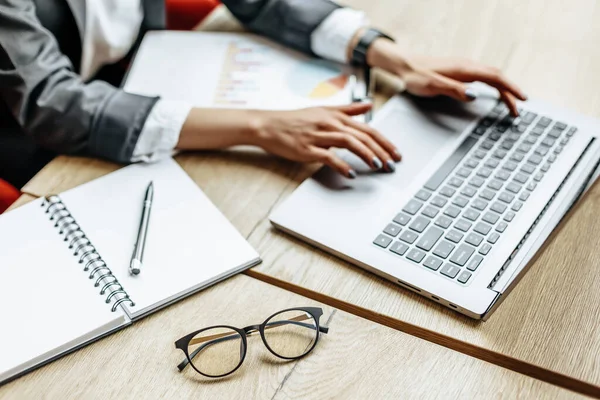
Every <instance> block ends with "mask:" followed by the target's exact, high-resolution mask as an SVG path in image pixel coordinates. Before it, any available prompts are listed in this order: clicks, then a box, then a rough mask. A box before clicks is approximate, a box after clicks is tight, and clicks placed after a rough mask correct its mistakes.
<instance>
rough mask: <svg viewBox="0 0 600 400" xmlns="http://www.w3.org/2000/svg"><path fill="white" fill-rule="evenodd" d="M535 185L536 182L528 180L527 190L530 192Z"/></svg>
mask: <svg viewBox="0 0 600 400" xmlns="http://www.w3.org/2000/svg"><path fill="white" fill-rule="evenodd" d="M536 186H537V183H535V182H530V183H529V185H527V190H529V191H530V192H531V191H533V190H534V189H535V187H536Z"/></svg>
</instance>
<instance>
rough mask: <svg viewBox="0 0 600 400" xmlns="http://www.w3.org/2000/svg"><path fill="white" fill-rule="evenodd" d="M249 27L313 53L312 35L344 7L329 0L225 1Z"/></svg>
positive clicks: (235, 14)
mask: <svg viewBox="0 0 600 400" xmlns="http://www.w3.org/2000/svg"><path fill="white" fill-rule="evenodd" d="M222 2H223V4H225V6H227V8H228V9H229V10H230V11H231V13H232V14H233V15H234V16H235V17H236V18H237V19H239V20H240V22H242V23H243V24H244V25H246V26H247V27H248V28H249V29H251V30H253V31H255V32H257V33H260V34H263V35H265V36H267V37H269V38H271V39H273V40H276V41H278V42H280V43H282V44H285V45H287V46H289V47H293V48H295V49H297V50H300V51H303V52H305V53H309V54H312V49H311V46H310V36H311V34H312V32H313V31H314V30H315V29H316V28H317V27H318V26H319V24H320V23H321V22H323V20H325V18H327V17H328V16H329V14H331V13H332V12H333V11H335V10H336V9H338V8H340V7H341V6H340V5H338V4H336V3H334V2H332V1H330V0H222Z"/></svg>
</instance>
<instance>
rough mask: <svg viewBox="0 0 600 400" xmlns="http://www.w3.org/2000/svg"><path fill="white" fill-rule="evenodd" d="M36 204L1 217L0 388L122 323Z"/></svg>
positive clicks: (35, 202)
mask: <svg viewBox="0 0 600 400" xmlns="http://www.w3.org/2000/svg"><path fill="white" fill-rule="evenodd" d="M41 202H42V200H41V199H39V200H36V201H34V202H32V203H30V204H27V205H25V206H22V207H20V208H18V209H16V210H14V211H11V212H9V213H6V214H4V215H1V216H0V277H1V278H0V279H1V282H2V283H1V288H0V316H1V322H0V326H1V327H0V382H2V381H3V380H5V379H7V378H9V377H11V376H12V375H15V374H17V373H19V372H21V371H23V370H26V369H28V368H29V367H32V366H34V365H36V364H38V363H41V362H43V361H45V360H47V359H50V358H52V357H53V356H57V355H59V354H60V353H62V352H63V351H65V350H68V349H69V348H72V347H75V346H77V345H80V344H83V343H84V342H86V341H87V340H89V339H90V338H92V337H95V336H98V335H101V334H103V333H106V332H108V331H110V330H112V329H113V328H114V327H116V326H119V325H121V324H123V323H125V320H124V313H123V312H122V311H119V312H115V313H113V312H111V311H110V306H108V305H107V304H106V303H105V302H104V300H103V298H102V296H100V295H99V293H98V292H99V289H97V288H95V287H94V284H93V281H90V279H88V274H86V273H85V272H83V268H82V266H81V265H80V264H78V262H77V261H78V260H77V258H75V257H74V256H73V253H72V250H71V251H69V249H68V243H65V242H64V241H63V238H62V237H61V236H60V235H59V233H58V229H57V228H55V227H54V223H53V222H51V221H49V216H48V214H46V213H45V212H44V210H45V209H44V208H42V207H41Z"/></svg>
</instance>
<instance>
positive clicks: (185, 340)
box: [175, 307, 329, 378]
mask: <svg viewBox="0 0 600 400" xmlns="http://www.w3.org/2000/svg"><path fill="white" fill-rule="evenodd" d="M287 311H302V312H305V313H307V314H309V315H310V316H311V317H312V318H313V319H314V321H315V324H316V326H315V327H314V328H315V331H316V333H317V334H316V338H315V341H314V343H313V344H312V346H311V347H310V348H309V349H308V350H307V351H305V352H304V353H303V354H301V355H299V356H297V357H285V356H282V355H280V354H277V353H276V352H275V351H274V350H273V349H272V348H271V347H270V346H269V344H268V342H267V339H266V338H265V328H267V327H268V326H269V321H270V320H271V319H272V318H273V317H275V316H277V315H279V314H281V313H284V312H287ZM322 315H323V309H322V308H319V307H293V308H288V309H285V310H280V311H277V312H276V313H273V314H271V316H269V317H268V318H267V319H266V320H265V321H264V322H263V323H262V324H259V325H250V326H247V327H245V328H242V329H240V328H236V327H234V326H229V325H214V326H209V327H207V328H204V329H200V330H197V331H194V332H192V333H190V334H188V335H185V336H184V337H182V338H181V339H178V340H177V341H176V342H175V348H177V349H180V350H181V351H183V353H184V354H185V360H183V361H182V362H181V363H180V364H179V365H178V366H177V369H178V370H179V372H181V371H183V370H184V368H185V367H187V365H188V364H191V366H192V368H194V370H195V371H196V372H197V373H199V374H200V375H203V376H206V377H208V378H222V377H224V376H227V375H231V374H233V373H234V372H235V371H237V370H238V368H240V366H241V365H242V364H243V363H244V360H245V359H246V351H247V349H248V340H247V337H248V336H249V335H251V334H253V333H255V332H259V333H260V337H261V339H262V341H263V343H264V345H265V346H266V348H267V349H268V350H269V351H270V352H271V354H273V355H274V356H276V357H279V358H282V359H284V360H298V359H300V358H302V357H305V356H306V355H307V354H309V353H310V352H311V351H312V350H313V349H314V348H315V346H316V345H317V343H318V342H319V337H320V334H321V333H328V332H329V328H328V327H327V326H324V325H321V324H320V319H321V316H322ZM288 322H289V321H288ZM215 328H226V329H231V330H232V331H235V332H237V333H238V334H239V335H240V337H241V339H242V345H243V349H242V350H243V351H242V354H241V357H240V362H239V363H238V365H237V366H236V367H235V368H234V369H232V370H231V371H229V372H227V373H225V374H221V375H209V374H206V373H204V372H202V371H200V370H198V368H196V366H194V363H193V362H192V358H193V357H195V356H196V355H197V353H198V352H199V351H200V350H201V349H202V348H203V346H201V347H199V348H198V349H196V350H195V352H196V354H194V355H193V356H190V354H189V352H188V346H189V343H190V341H191V340H192V339H193V338H194V337H195V336H196V335H198V334H199V333H201V332H204V331H207V330H209V329H215ZM311 328H312V326H311ZM217 340H228V339H227V337H223V338H221V339H217ZM208 343H210V342H208Z"/></svg>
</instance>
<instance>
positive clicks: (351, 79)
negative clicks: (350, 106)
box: [348, 74, 360, 103]
mask: <svg viewBox="0 0 600 400" xmlns="http://www.w3.org/2000/svg"><path fill="white" fill-rule="evenodd" d="M348 86H350V103H356V102H357V101H360V99H359V98H357V97H356V75H354V74H351V75H350V76H349V77H348Z"/></svg>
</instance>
